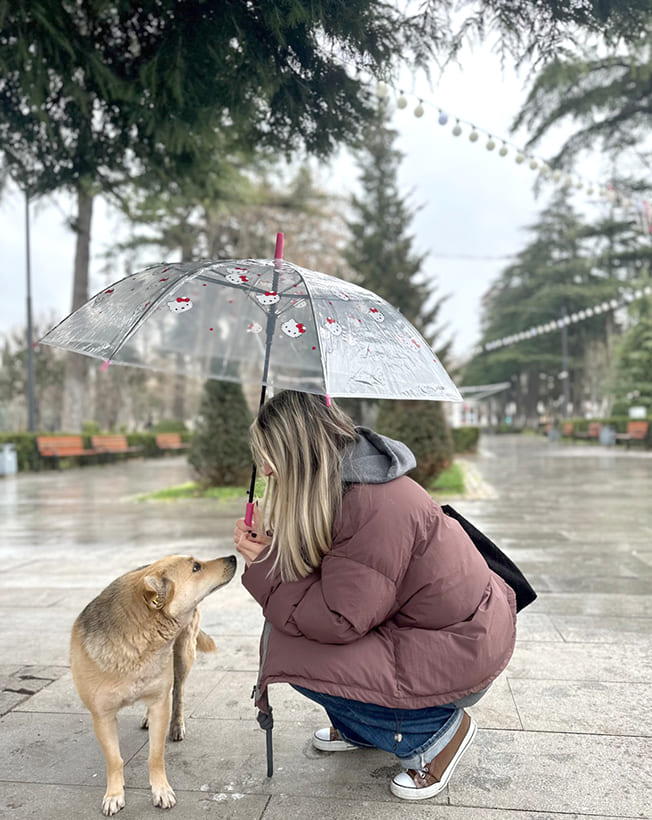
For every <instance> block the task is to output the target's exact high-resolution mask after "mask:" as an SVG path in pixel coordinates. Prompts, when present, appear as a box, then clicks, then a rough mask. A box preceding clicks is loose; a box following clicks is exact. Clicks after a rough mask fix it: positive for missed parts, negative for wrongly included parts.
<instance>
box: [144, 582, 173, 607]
mask: <svg viewBox="0 0 652 820" xmlns="http://www.w3.org/2000/svg"><path fill="white" fill-rule="evenodd" d="M143 587H144V592H145V603H146V604H147V606H148V607H149V608H150V609H163V607H164V606H165V604H166V603H167V602H168V600H169V599H170V598H171V593H172V582H171V581H170V579H169V578H166V577H165V575H146V576H145V579H144V581H143Z"/></svg>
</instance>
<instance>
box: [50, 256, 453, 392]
mask: <svg viewBox="0 0 652 820" xmlns="http://www.w3.org/2000/svg"><path fill="white" fill-rule="evenodd" d="M278 254H279V251H278V250H277V255H278ZM41 344H47V345H53V346H54V347H59V348H64V349H66V350H70V351H74V352H76V353H83V354H86V355H88V356H94V357H96V358H99V359H102V360H103V362H104V364H103V368H106V367H108V365H109V364H122V365H131V366H135V367H145V368H150V369H155V370H167V371H172V372H180V373H183V374H184V375H187V376H196V377H198V378H201V379H224V380H229V381H236V382H241V383H243V384H245V383H252V384H256V385H265V386H269V387H270V388H271V389H272V390H279V389H281V388H289V389H292V390H301V391H304V392H308V393H320V394H323V395H326V396H333V397H335V396H350V397H360V398H377V399H433V400H441V401H461V396H460V394H459V393H458V391H457V388H456V387H455V385H454V384H453V382H452V380H451V379H450V377H449V376H448V374H447V373H446V371H445V370H444V368H443V366H442V365H441V363H440V362H439V360H438V358H437V356H436V355H435V353H434V352H433V350H432V348H431V347H430V345H429V344H428V343H427V342H426V341H425V340H424V339H423V337H422V336H421V335H420V334H419V333H418V332H417V330H416V329H415V328H414V327H413V326H412V325H411V324H410V322H408V321H407V319H406V318H405V317H404V316H403V315H402V314H401V313H400V312H399V311H398V310H396V309H395V308H394V307H392V306H391V305H390V304H388V303H387V302H386V301H385V300H384V299H381V298H380V297H379V296H377V295H376V294H374V293H372V292H371V291H369V290H365V289H364V288H361V287H359V286H358V285H355V284H352V283H351V282H345V281H343V280H341V279H338V278H335V277H333V276H328V275H327V274H325V273H320V272H318V271H313V270H307V269H306V268H302V267H299V265H294V264H292V263H291V262H286V261H282V260H281V259H280V258H276V259H226V260H219V261H202V262H183V263H173V264H167V263H162V264H157V265H152V266H151V267H149V268H146V269H145V270H143V271H140V272H139V273H135V274H133V275H132V276H128V277H126V278H125V279H121V280H120V281H119V282H116V283H114V284H112V285H111V286H110V287H107V288H104V289H103V290H102V291H100V292H99V293H98V294H96V295H95V296H93V297H92V299H90V300H89V301H88V302H86V303H85V304H84V305H82V306H81V307H80V308H79V309H77V310H76V311H75V312H74V313H72V314H70V315H69V316H68V317H67V318H66V319H64V320H63V321H62V322H61V323H60V324H58V325H57V326H56V327H54V328H53V329H52V330H50V331H49V332H48V333H47V334H46V335H45V336H44V337H43V338H42V339H41Z"/></svg>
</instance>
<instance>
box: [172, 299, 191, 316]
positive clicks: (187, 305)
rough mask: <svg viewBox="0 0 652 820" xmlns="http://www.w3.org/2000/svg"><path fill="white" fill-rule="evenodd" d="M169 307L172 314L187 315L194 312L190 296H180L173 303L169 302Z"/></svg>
mask: <svg viewBox="0 0 652 820" xmlns="http://www.w3.org/2000/svg"><path fill="white" fill-rule="evenodd" d="M168 307H169V308H170V310H171V312H172V313H186V312H187V311H189V310H192V301H191V300H190V298H189V297H188V296H185V297H184V296H178V297H177V298H176V299H174V300H173V301H171V302H168Z"/></svg>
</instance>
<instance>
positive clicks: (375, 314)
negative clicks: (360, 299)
mask: <svg viewBox="0 0 652 820" xmlns="http://www.w3.org/2000/svg"><path fill="white" fill-rule="evenodd" d="M369 315H370V316H371V318H372V319H375V321H376V322H384V321H385V315H384V314H383V313H381V312H380V311H379V310H378V308H375V307H372V308H369Z"/></svg>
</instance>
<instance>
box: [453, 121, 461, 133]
mask: <svg viewBox="0 0 652 820" xmlns="http://www.w3.org/2000/svg"><path fill="white" fill-rule="evenodd" d="M461 133H462V126H461V125H460V121H459V120H457V121H456V123H455V125H454V127H453V136H454V137H459V135H460V134H461Z"/></svg>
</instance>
